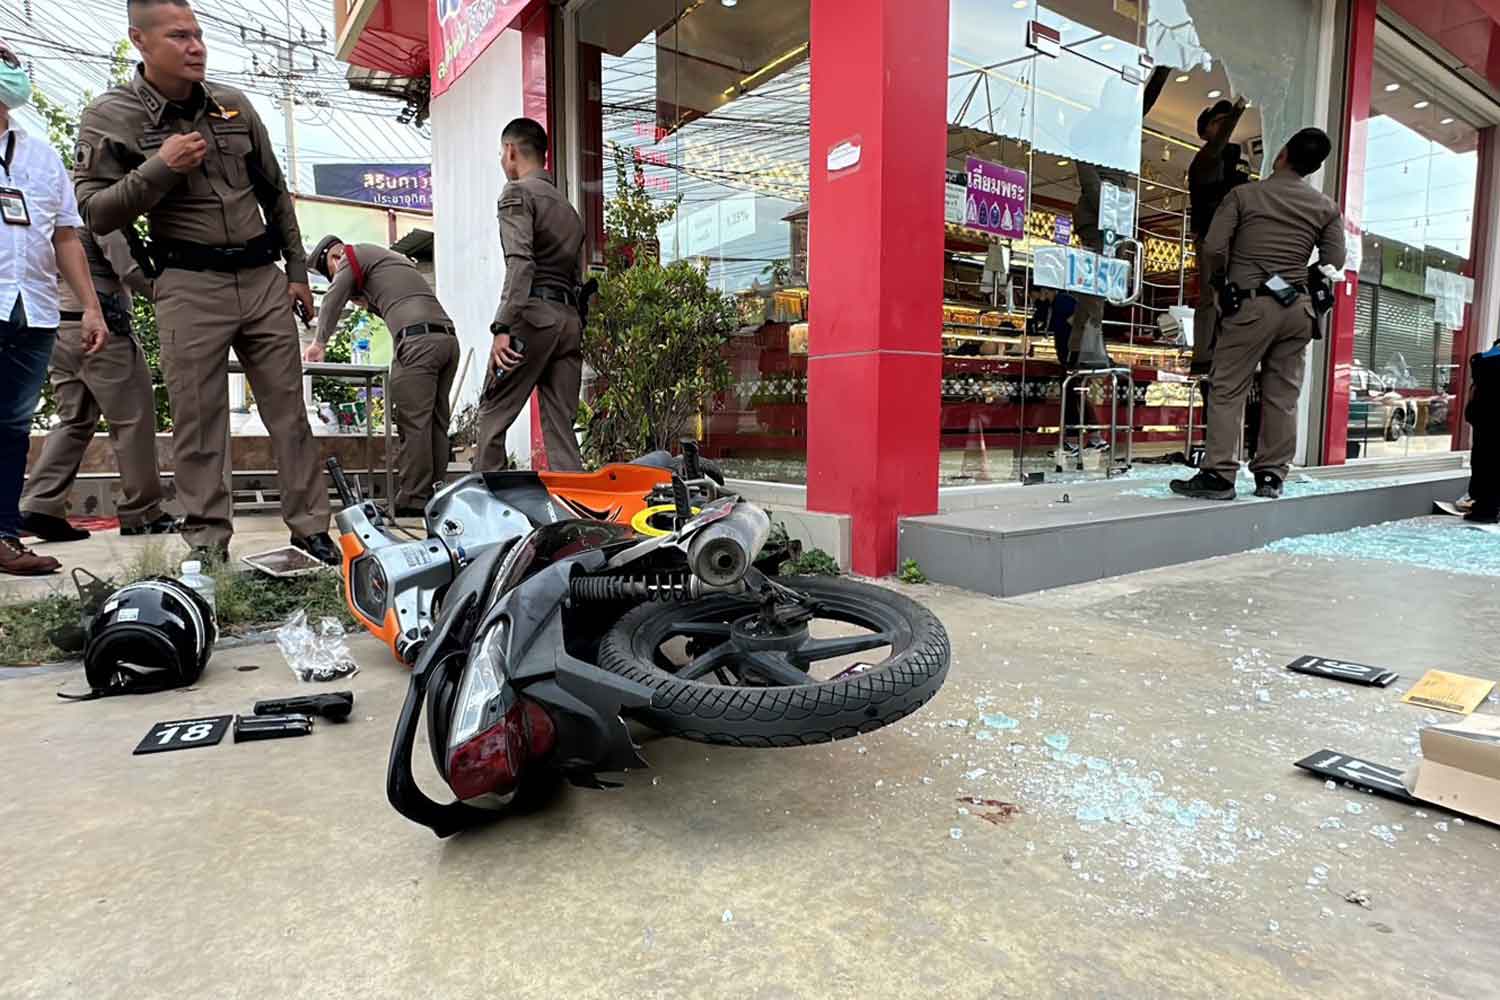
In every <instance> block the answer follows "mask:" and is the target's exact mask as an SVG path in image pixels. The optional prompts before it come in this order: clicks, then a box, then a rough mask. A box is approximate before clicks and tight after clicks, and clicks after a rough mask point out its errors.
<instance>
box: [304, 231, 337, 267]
mask: <svg viewBox="0 0 1500 1000" xmlns="http://www.w3.org/2000/svg"><path fill="white" fill-rule="evenodd" d="M343 242H344V241H343V240H341V239H339V238H338V237H337V236H334V235H333V234H332V233H329V234H328V235H327V236H325V237H323V238H322V239H321V240H319V241H318V245H317V246H315V247H313V252H312V255H311V256H310V257H308V259H307V262H308V263H309V264H311V265H312V269H313V270H314V271H317V272H318V273H319V274H321V275H322V276H323V277H325V278H332V277H333V275H331V274H329V273H328V251H330V250H332V249H333V247H334V245H335V244H340V243H343Z"/></svg>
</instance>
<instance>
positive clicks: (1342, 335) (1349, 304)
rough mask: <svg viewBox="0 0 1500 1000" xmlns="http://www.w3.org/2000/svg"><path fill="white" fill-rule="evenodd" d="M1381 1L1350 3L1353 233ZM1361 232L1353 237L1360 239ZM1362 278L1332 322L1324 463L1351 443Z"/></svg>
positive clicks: (1348, 138)
mask: <svg viewBox="0 0 1500 1000" xmlns="http://www.w3.org/2000/svg"><path fill="white" fill-rule="evenodd" d="M1379 7H1380V3H1379V0H1352V3H1350V5H1349V53H1348V58H1349V62H1348V72H1347V73H1346V74H1345V76H1344V79H1345V82H1346V86H1347V87H1348V90H1347V91H1346V93H1345V95H1344V109H1345V115H1344V134H1343V153H1342V156H1341V157H1340V161H1339V169H1340V170H1341V171H1342V180H1343V183H1342V184H1341V185H1340V186H1339V187H1340V190H1341V191H1342V192H1343V196H1342V201H1341V202H1340V205H1339V207H1340V208H1341V209H1343V212H1344V222H1345V224H1346V226H1347V228H1348V229H1349V230H1351V231H1352V233H1353V234H1358V233H1361V232H1363V231H1364V204H1365V134H1366V130H1367V128H1368V122H1369V118H1370V85H1371V78H1372V74H1373V73H1374V68H1375V14H1376V12H1377V10H1378V9H1379ZM1359 238H1360V237H1359V236H1358V235H1350V236H1349V239H1351V240H1357V239H1359ZM1358 294H1359V279H1358V278H1357V277H1350V278H1349V279H1348V280H1347V281H1346V282H1345V285H1344V287H1343V289H1341V291H1340V293H1339V295H1338V297H1337V299H1335V301H1334V306H1333V319H1332V321H1331V322H1330V323H1329V324H1328V378H1327V380H1326V382H1325V385H1324V388H1325V389H1326V390H1327V392H1328V407H1327V409H1326V410H1325V411H1324V415H1325V419H1324V421H1323V462H1324V463H1325V464H1327V465H1342V464H1343V463H1344V462H1345V461H1346V460H1347V458H1348V446H1349V368H1350V365H1351V364H1352V363H1353V361H1354V305H1355V303H1356V302H1357V301H1358Z"/></svg>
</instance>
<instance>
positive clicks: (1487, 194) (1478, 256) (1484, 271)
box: [1448, 28, 1500, 451]
mask: <svg viewBox="0 0 1500 1000" xmlns="http://www.w3.org/2000/svg"><path fill="white" fill-rule="evenodd" d="M1492 30H1493V32H1494V33H1493V34H1492V35H1491V36H1490V52H1491V56H1490V61H1491V63H1492V64H1493V63H1494V61H1495V55H1494V53H1495V49H1496V39H1497V38H1500V28H1496V29H1492ZM1497 128H1500V126H1495V125H1491V126H1489V127H1487V128H1482V129H1480V130H1479V183H1478V185H1476V187H1475V191H1474V228H1473V231H1472V232H1473V235H1472V236H1471V237H1470V239H1469V268H1468V271H1469V277H1471V278H1473V279H1474V302H1473V304H1471V305H1468V306H1465V307H1464V325H1463V329H1461V330H1455V331H1454V333H1453V351H1452V357H1450V358H1449V359H1448V360H1449V363H1450V364H1452V365H1453V381H1452V383H1451V385H1450V387H1449V390H1450V391H1451V392H1452V394H1453V400H1452V402H1451V403H1450V404H1449V406H1448V424H1449V426H1450V427H1451V428H1452V433H1453V441H1452V443H1453V450H1454V451H1466V450H1468V449H1469V448H1471V447H1473V444H1474V442H1473V440H1472V428H1470V427H1469V422H1468V421H1467V420H1465V419H1464V416H1463V414H1464V404H1465V403H1467V402H1468V401H1469V356H1470V355H1472V354H1473V353H1474V352H1475V351H1482V350H1484V349H1485V348H1487V347H1488V346H1489V343H1490V342H1489V340H1488V339H1487V335H1486V333H1485V331H1483V330H1480V329H1479V328H1478V324H1479V303H1480V302H1483V301H1484V297H1485V296H1487V295H1488V294H1489V289H1490V287H1491V282H1493V281H1496V280H1497V279H1500V275H1495V274H1493V273H1491V271H1490V268H1489V266H1488V264H1487V263H1486V262H1487V261H1488V260H1489V256H1490V254H1489V247H1490V246H1491V243H1490V241H1491V240H1493V239H1496V238H1497V236H1500V234H1497V233H1495V231H1494V229H1493V227H1492V226H1491V225H1490V212H1489V205H1490V199H1491V198H1493V197H1495V195H1496V192H1495V186H1494V184H1493V183H1491V180H1490V178H1491V177H1492V176H1493V175H1494V170H1495V157H1496V156H1497V155H1500V150H1497V149H1496V145H1497V136H1496V131H1497Z"/></svg>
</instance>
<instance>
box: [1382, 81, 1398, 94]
mask: <svg viewBox="0 0 1500 1000" xmlns="http://www.w3.org/2000/svg"><path fill="white" fill-rule="evenodd" d="M1400 89H1401V84H1399V83H1388V84H1386V85H1385V92H1386V93H1387V94H1394V93H1395V92H1396V91H1398V90H1400Z"/></svg>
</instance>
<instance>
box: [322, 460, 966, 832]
mask: <svg viewBox="0 0 1500 1000" xmlns="http://www.w3.org/2000/svg"><path fill="white" fill-rule="evenodd" d="M330 472H331V473H332V474H333V478H334V482H335V485H336V486H337V488H338V490H339V492H340V494H341V496H342V497H343V499H344V503H345V506H344V509H343V510H342V511H341V512H340V513H339V515H338V524H339V528H340V530H341V531H342V532H343V536H342V538H341V540H340V541H341V544H342V546H343V549H344V556H345V559H344V578H345V582H346V587H347V590H348V596H349V601H350V604H351V606H352V607H354V608H355V609H356V610H357V612H358V613H359V614H360V616H361V618H363V619H365V620H366V621H367V623H368V622H379V623H381V627H382V629H383V630H384V632H385V634H386V635H388V636H389V637H390V641H391V643H392V648H393V649H395V650H397V652H398V655H399V656H400V657H401V658H402V659H403V660H406V661H407V662H411V663H412V664H413V668H412V675H411V683H410V687H409V688H408V691H407V696H406V701H405V703H404V705H403V706H402V710H401V715H400V719H399V721H398V723H397V726H396V733H395V738H394V740H393V743H392V747H391V757H390V761H389V765H388V769H387V796H388V797H389V799H390V801H391V804H392V805H393V806H395V808H396V809H397V810H398V811H399V812H400V813H401V814H402V815H404V816H406V817H407V818H409V819H411V820H413V821H415V822H418V823H421V824H424V825H426V826H428V827H430V828H431V829H432V830H433V831H434V832H436V833H437V834H438V835H439V836H448V835H450V834H453V833H456V832H457V831H459V830H461V829H464V828H465V827H468V826H470V825H473V824H475V823H477V822H482V821H485V820H489V819H491V818H493V817H494V816H495V815H496V814H497V813H503V812H505V811H507V810H515V809H521V808H526V807H527V806H529V805H531V804H535V803H537V802H539V801H540V800H541V799H542V798H543V797H545V795H546V794H547V793H548V792H550V790H551V789H552V788H554V787H555V786H556V784H557V783H558V782H559V781H560V780H562V779H566V780H569V781H571V782H573V783H574V784H577V785H582V786H585V787H607V783H606V782H605V781H603V780H602V779H601V778H600V775H601V774H607V773H611V772H618V771H627V770H631V769H635V768H640V767H644V766H646V765H645V762H644V761H643V760H642V759H641V757H640V755H639V752H638V748H637V747H636V745H635V742H634V740H633V739H632V737H631V734H630V730H629V729H628V727H627V725H626V723H625V721H624V719H625V718H626V717H628V718H631V719H635V720H637V721H639V722H641V723H644V724H645V725H648V726H650V727H651V728H653V729H656V730H658V731H660V732H662V733H665V734H668V735H674V736H681V737H685V738H688V739H694V740H699V741H702V742H706V743H716V744H724V745H731V746H753V747H778V746H799V745H804V744H810V743H821V742H827V741H829V740H836V739H843V738H846V737H850V736H855V735H857V734H859V733H865V732H870V731H872V730H875V729H879V728H881V727H882V726H886V725H889V724H890V723H892V722H895V721H896V720H898V719H900V718H902V717H904V716H906V715H908V714H910V713H911V712H913V711H915V710H916V709H917V708H919V707H920V706H921V705H923V704H924V703H926V702H927V701H928V700H929V699H930V698H931V697H932V696H933V695H934V694H935V693H936V692H937V690H938V688H939V687H941V685H942V683H943V680H944V678H945V676H946V674H947V671H948V661H949V647H948V637H947V634H946V633H945V632H944V630H943V627H942V625H941V624H940V623H939V622H938V620H937V619H936V617H934V616H933V615H932V613H931V612H929V611H927V610H926V609H925V608H923V607H921V606H920V605H918V604H917V603H915V602H914V601H911V600H909V599H908V598H906V597H903V596H901V595H899V594H896V593H893V592H891V591H888V590H885V589H883V588H880V587H876V586H872V585H870V584H866V583H860V582H857V581H852V580H844V579H829V578H812V577H791V578H771V577H768V576H767V575H766V574H765V573H763V572H762V571H761V570H759V569H757V568H756V567H755V561H756V557H757V555H758V554H759V552H760V549H761V547H762V546H763V545H764V544H765V541H766V538H767V535H768V533H769V530H770V522H769V519H768V518H767V516H766V514H765V512H764V511H762V510H760V509H759V508H758V507H756V506H754V505H753V504H749V503H746V502H744V501H742V500H739V499H738V498H736V497H734V496H717V497H714V498H713V499H707V498H706V497H705V498H704V499H703V505H702V507H701V508H700V512H699V513H697V514H696V515H695V514H693V513H692V503H691V501H692V500H693V499H696V498H695V497H693V495H692V493H691V491H690V489H689V487H688V485H687V484H686V483H684V482H683V481H682V480H681V479H680V478H677V479H674V481H673V487H674V494H675V506H676V516H675V518H674V520H675V522H676V523H675V526H674V527H673V529H672V530H671V531H668V532H667V533H665V534H658V535H652V536H643V535H642V534H640V533H639V532H637V531H635V530H633V529H632V528H630V527H629V526H627V525H623V524H619V523H614V522H607V521H598V520H594V519H592V518H577V517H568V516H565V514H564V512H563V511H562V510H560V509H559V507H560V505H559V503H558V502H557V500H556V499H555V498H554V497H553V496H552V494H551V493H549V491H548V489H547V487H546V486H544V485H543V483H542V481H541V479H540V478H539V477H538V476H536V475H535V474H533V473H529V472H496V473H482V474H474V475H470V476H468V477H466V478H464V479H462V480H460V481H458V482H456V483H454V484H452V485H451V486H449V487H447V488H446V489H444V490H443V491H442V492H440V493H439V494H438V495H437V496H436V497H434V498H433V500H432V501H431V502H430V503H429V505H428V507H427V519H426V521H427V524H428V526H429V528H430V531H431V533H430V534H429V536H428V537H427V538H411V539H404V540H403V539H402V538H400V537H399V536H398V535H397V534H395V533H393V532H391V531H389V530H388V529H387V526H386V525H385V523H384V520H383V517H382V515H381V514H380V512H379V510H378V509H377V508H376V507H375V505H373V504H371V503H364V502H361V501H360V500H359V499H358V498H357V497H356V496H355V495H354V493H353V491H352V489H350V487H349V485H348V483H347V482H346V481H345V480H344V477H343V475H342V473H341V471H340V470H339V469H338V468H337V464H336V463H334V462H330ZM695 488H697V489H704V488H705V487H704V486H703V484H702V483H701V482H700V483H698V484H696V485H695ZM424 712H425V714H426V718H427V736H428V743H429V746H430V748H431V751H432V758H433V763H434V765H435V767H436V769H437V772H438V774H439V775H440V776H441V778H442V779H443V780H444V781H445V782H446V783H447V785H448V786H449V788H450V789H451V790H452V792H453V794H454V796H455V797H456V801H453V802H450V803H447V804H442V803H439V802H436V801H434V800H433V799H431V798H429V797H428V796H427V795H426V793H424V792H423V791H422V789H421V788H420V787H419V786H418V784H417V781H416V778H415V775H414V773H413V767H412V759H411V758H412V752H413V749H414V747H415V742H416V735H417V727H418V723H419V717H420V716H421V715H422V714H424Z"/></svg>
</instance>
